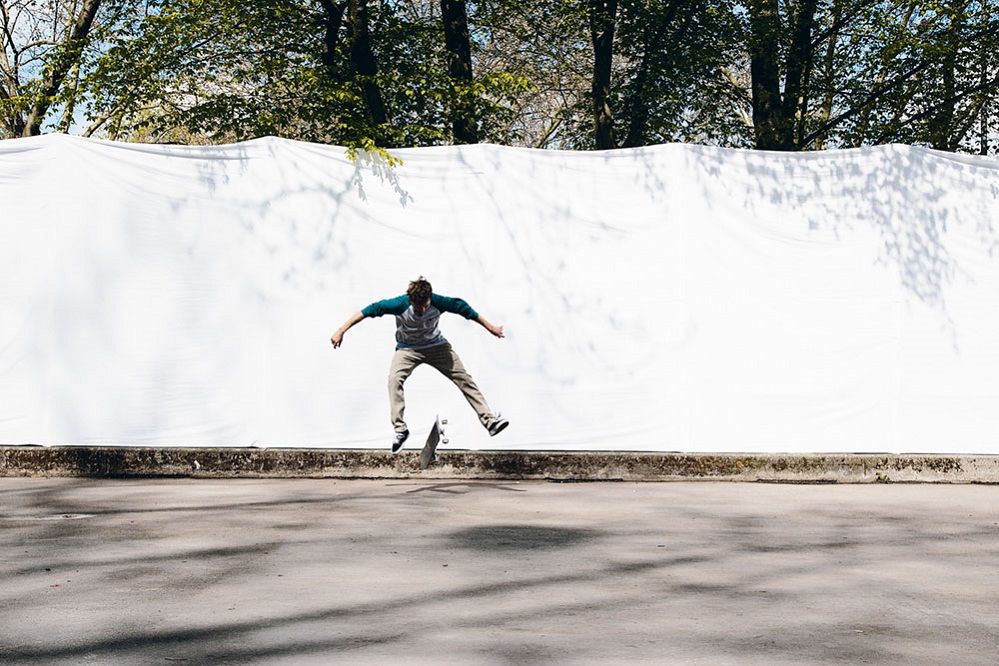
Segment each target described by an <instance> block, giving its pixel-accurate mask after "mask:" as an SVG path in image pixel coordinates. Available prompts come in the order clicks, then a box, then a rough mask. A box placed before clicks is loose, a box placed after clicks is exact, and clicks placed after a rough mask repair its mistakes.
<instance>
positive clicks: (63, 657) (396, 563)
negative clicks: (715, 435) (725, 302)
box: [0, 478, 999, 665]
mask: <svg viewBox="0 0 999 666" xmlns="http://www.w3.org/2000/svg"><path fill="white" fill-rule="evenodd" d="M997 573H999V487H996V486H981V485H939V484H936V485H904V484H884V485H881V484H876V485H875V484H872V485H776V484H759V483H713V482H680V483H570V484H565V483H548V482H543V481H526V482H514V481H511V482H491V481H441V480H438V481H431V480H405V479H402V480H398V479H396V480H334V479H243V480H218V479H213V480H201V479H148V480H140V479H127V480H97V479H80V478H54V479H45V478H4V479H0V581H2V584H0V663H2V664H74V665H75V664H333V663H336V664H392V663H405V664H575V665H578V664H632V663H655V664H711V665H718V664H907V665H912V664H995V663H996V662H997V660H999V656H997V655H999V602H997V600H999V575H997Z"/></svg>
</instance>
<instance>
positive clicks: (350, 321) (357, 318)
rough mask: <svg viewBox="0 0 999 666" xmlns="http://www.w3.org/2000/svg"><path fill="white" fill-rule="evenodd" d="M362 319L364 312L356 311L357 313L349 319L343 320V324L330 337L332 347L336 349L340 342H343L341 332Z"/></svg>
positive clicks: (344, 331)
mask: <svg viewBox="0 0 999 666" xmlns="http://www.w3.org/2000/svg"><path fill="white" fill-rule="evenodd" d="M362 319H364V313H363V312H358V313H357V314H355V315H353V316H352V317H351V318H350V319H348V320H347V321H345V322H344V323H343V326H341V327H340V328H339V329H337V331H336V333H334V334H333V337H331V338H330V342H332V343H333V349H336V348H337V347H339V346H340V345H341V344H343V334H344V333H346V332H347V331H349V330H350V329H351V328H352V327H353V326H354V324H356V323H358V322H359V321H361V320H362Z"/></svg>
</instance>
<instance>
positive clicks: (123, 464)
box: [0, 446, 999, 483]
mask: <svg viewBox="0 0 999 666" xmlns="http://www.w3.org/2000/svg"><path fill="white" fill-rule="evenodd" d="M438 453H439V455H438V460H437V464H436V465H434V466H433V467H431V468H430V469H428V470H425V471H423V470H420V468H419V460H418V456H419V452H418V451H412V452H410V451H407V452H403V453H401V454H398V455H392V454H391V453H389V452H388V451H373V450H356V449H254V448H250V449H246V448H146V447H117V446H111V447H72V446H69V447H67V446H54V447H41V446H0V477H14V476H41V477H45V476H78V477H111V478H114V477H191V478H216V479H217V478H295V477H303V478H317V477H319V478H324V477H325V478H386V479H400V478H424V479H525V480H526V479H548V480H552V481H697V480H711V481H762V482H772V483H900V482H901V483H913V482H917V483H999V456H986V455H957V456H951V455H904V454H903V455H896V454H828V455H821V454H807V455H806V454H693V453H641V452H636V453H627V452H624V453H622V452H566V451H558V452H551V451H547V452H546V451H440V452H438Z"/></svg>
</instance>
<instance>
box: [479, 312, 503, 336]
mask: <svg viewBox="0 0 999 666" xmlns="http://www.w3.org/2000/svg"><path fill="white" fill-rule="evenodd" d="M475 321H477V322H479V323H480V324H482V327H483V328H485V329H486V330H487V331H489V332H490V333H492V334H493V335H495V336H496V337H497V338H502V337H504V336H503V327H502V326H495V325H493V324H491V323H489V320H488V319H486V318H485V317H483V316H482V315H476V317H475Z"/></svg>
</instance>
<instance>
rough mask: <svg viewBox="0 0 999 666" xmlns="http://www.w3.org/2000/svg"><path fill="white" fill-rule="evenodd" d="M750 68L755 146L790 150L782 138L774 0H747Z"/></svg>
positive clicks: (763, 148) (776, 17)
mask: <svg viewBox="0 0 999 666" xmlns="http://www.w3.org/2000/svg"><path fill="white" fill-rule="evenodd" d="M749 28H750V37H749V72H750V77H751V79H752V90H753V129H754V133H755V137H756V148H757V149H758V150H790V148H789V147H788V146H787V144H786V142H784V141H783V140H782V131H781V128H782V127H783V126H784V125H785V119H784V117H783V110H784V106H783V103H782V101H781V92H780V66H779V64H778V60H777V59H778V52H779V39H780V15H779V13H778V4H777V0H751V2H750V3H749Z"/></svg>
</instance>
